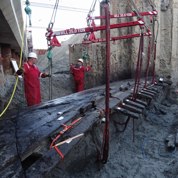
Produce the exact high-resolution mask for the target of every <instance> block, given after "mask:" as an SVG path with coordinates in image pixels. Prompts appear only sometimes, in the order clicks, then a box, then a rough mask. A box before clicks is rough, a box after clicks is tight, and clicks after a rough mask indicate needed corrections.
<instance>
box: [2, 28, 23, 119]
mask: <svg viewBox="0 0 178 178" xmlns="http://www.w3.org/2000/svg"><path fill="white" fill-rule="evenodd" d="M23 46H24V30H23V31H22V46H21V50H20V63H19V67H21V65H22V53H23ZM18 81H19V77H18V76H17V77H16V82H15V85H14V89H13V91H12V95H11V97H10V99H9V102H8V103H7V105H6V107H5V108H4V110H3V111H2V112H1V114H0V119H1V117H2V116H3V115H4V113H5V112H6V111H7V109H8V108H9V106H10V104H11V102H12V99H13V97H14V94H15V91H16V89H17V84H18Z"/></svg>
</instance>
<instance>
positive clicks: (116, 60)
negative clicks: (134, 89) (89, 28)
mask: <svg viewBox="0 0 178 178" xmlns="http://www.w3.org/2000/svg"><path fill="white" fill-rule="evenodd" d="M110 2H111V3H110V13H111V14H122V13H128V12H132V10H133V9H134V7H133V6H132V4H131V3H128V1H127V2H126V1H123V0H119V1H118V0H111V1H110ZM135 3H136V5H137V7H138V10H139V11H149V10H152V9H151V6H150V7H149V4H148V2H147V1H144V2H143V1H135ZM145 7H147V8H145ZM101 14H102V15H104V10H103V8H102V6H101ZM136 20H137V17H133V18H131V17H128V18H114V19H111V21H110V23H111V24H118V23H123V22H130V21H136ZM144 21H145V22H146V25H147V26H148V27H150V29H152V24H151V21H150V18H149V17H144ZM101 25H105V21H104V20H102V21H101ZM98 33H100V35H98V36H99V38H102V39H104V38H105V31H101V32H98ZM133 33H140V27H139V26H135V27H123V28H117V29H111V37H118V36H124V35H128V34H133ZM148 39H149V37H145V39H144V54H143V66H142V70H141V73H142V76H145V71H146V66H147V51H148ZM139 42H140V38H134V39H133V38H132V39H124V40H118V41H114V42H112V41H111V42H110V44H111V55H110V61H111V63H110V64H111V75H110V80H111V81H117V80H122V79H127V78H133V77H135V73H136V65H137V59H138V50H139ZM151 44H152V51H153V44H154V42H153V41H151ZM69 48H70V47H69ZM85 48H87V50H86V51H87V54H88V58H89V59H88V61H85V64H87V63H89V64H92V66H93V72H91V73H90V74H86V81H87V83H86V88H90V87H93V86H98V85H100V84H104V83H105V61H106V57H105V56H106V48H105V43H98V44H90V45H88V46H84V45H82V44H80V45H79V44H78V45H75V47H74V46H72V48H70V50H69V51H70V56H69V60H70V63H74V62H75V61H76V59H77V58H81V57H82V56H83V51H85V50H84V49H85ZM151 60H152V61H151V63H150V70H149V71H150V72H149V74H151V71H152V70H153V69H152V68H153V55H152V56H151Z"/></svg>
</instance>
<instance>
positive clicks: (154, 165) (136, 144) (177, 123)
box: [47, 93, 178, 178]
mask: <svg viewBox="0 0 178 178" xmlns="http://www.w3.org/2000/svg"><path fill="white" fill-rule="evenodd" d="M160 95H161V96H159V97H158V98H155V99H154V101H152V103H151V104H150V106H149V107H147V108H146V110H145V111H144V114H143V115H142V116H141V117H140V118H139V119H138V120H137V121H136V124H135V132H134V140H133V124H132V122H131V121H129V123H128V125H127V127H126V129H125V130H124V129H123V126H122V125H119V124H116V122H117V120H118V118H119V121H123V122H124V121H125V120H126V116H125V115H122V114H117V113H115V114H113V115H112V116H111V124H110V146H109V158H108V162H107V163H106V164H102V163H101V162H99V161H98V160H97V158H98V154H97V153H98V152H97V150H98V149H97V148H100V146H101V140H102V132H101V130H102V127H103V126H102V124H103V123H98V124H99V125H100V127H98V125H97V124H96V125H94V126H93V127H92V129H91V130H90V131H89V132H88V134H87V135H86V136H85V138H83V139H82V140H81V141H80V142H79V144H77V145H76V146H74V147H73V149H72V150H71V151H70V153H69V154H68V155H67V156H66V157H65V159H64V161H63V162H62V163H60V164H59V165H58V166H57V167H55V168H54V169H53V170H52V171H51V172H50V174H48V176H47V177H49V178H50V177H51V178H52V177H56V178H57V177H63V178H69V177H71V178H76V177H81V178H84V177H86V178H87V177H93V178H98V177H102V178H128V177H132V178H133V177H136V178H143V177H145V178H150V177H151V178H154V177H160V178H164V177H165V178H177V177H178V162H177V159H178V151H177V147H176V145H175V144H174V143H173V145H169V144H168V140H169V139H168V138H170V137H173V139H174V142H176V141H175V140H177V139H178V138H176V135H178V134H177V133H178V110H177V108H178V107H177V106H178V105H177V96H176V94H175V93H174V94H171V95H170V94H169V95H168V93H162V94H160ZM163 95H165V96H164V97H163ZM123 130H124V131H123ZM99 140H100V141H99ZM176 143H177V142H176Z"/></svg>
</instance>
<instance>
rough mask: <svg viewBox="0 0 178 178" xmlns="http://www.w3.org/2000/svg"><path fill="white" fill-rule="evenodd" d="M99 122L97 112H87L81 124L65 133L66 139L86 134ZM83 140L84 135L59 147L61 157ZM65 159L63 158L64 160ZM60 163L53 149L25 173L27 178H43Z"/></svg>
mask: <svg viewBox="0 0 178 178" xmlns="http://www.w3.org/2000/svg"><path fill="white" fill-rule="evenodd" d="M98 120H99V112H97V111H93V112H92V111H91V112H88V113H87V114H86V115H85V117H83V118H82V122H80V124H78V125H77V126H76V127H74V128H73V129H72V130H71V131H70V132H69V133H67V135H68V137H72V136H74V135H77V134H80V133H85V132H87V131H88V130H89V129H90V128H91V127H92V125H93V124H94V123H95V122H97V121H98ZM84 138H85V135H84V136H82V137H80V138H77V139H74V140H73V141H72V142H70V144H67V143H66V144H64V145H61V146H60V150H61V152H62V153H63V155H64V156H65V155H67V154H68V153H69V151H70V150H71V149H72V148H73V146H74V145H76V144H77V143H78V142H79V141H81V140H82V139H84ZM64 159H65V158H64ZM60 162H62V160H61V158H60V156H59V155H58V154H57V153H56V151H54V149H52V150H49V151H48V152H47V153H45V154H44V155H43V157H42V158H41V159H39V160H37V161H36V162H35V163H34V164H33V165H32V166H31V167H29V168H28V169H27V171H26V176H27V178H31V177H40V176H41V177H43V176H45V175H46V174H47V173H48V172H50V171H51V170H52V169H53V168H54V167H55V166H56V164H60Z"/></svg>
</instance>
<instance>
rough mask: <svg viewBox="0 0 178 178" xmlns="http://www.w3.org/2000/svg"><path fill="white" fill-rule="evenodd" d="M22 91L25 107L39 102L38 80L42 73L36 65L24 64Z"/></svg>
mask: <svg viewBox="0 0 178 178" xmlns="http://www.w3.org/2000/svg"><path fill="white" fill-rule="evenodd" d="M23 69H24V90H25V97H26V100H27V105H28V106H32V105H35V104H39V103H40V102H41V93H40V80H39V77H40V76H41V75H42V73H41V72H40V71H39V69H38V67H37V66H36V65H34V64H33V65H30V64H29V63H28V62H26V63H24V67H23Z"/></svg>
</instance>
